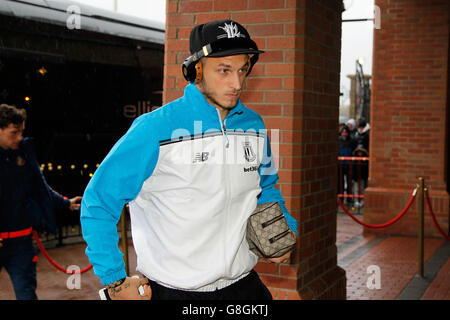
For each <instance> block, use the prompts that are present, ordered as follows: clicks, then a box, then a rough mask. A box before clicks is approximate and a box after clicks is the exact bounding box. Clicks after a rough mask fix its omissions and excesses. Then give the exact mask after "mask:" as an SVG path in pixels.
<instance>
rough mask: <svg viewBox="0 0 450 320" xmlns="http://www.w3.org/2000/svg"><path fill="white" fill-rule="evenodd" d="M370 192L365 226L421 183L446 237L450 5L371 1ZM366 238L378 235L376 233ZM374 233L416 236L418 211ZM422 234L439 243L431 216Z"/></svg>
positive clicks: (388, 213) (443, 1)
mask: <svg viewBox="0 0 450 320" xmlns="http://www.w3.org/2000/svg"><path fill="white" fill-rule="evenodd" d="M375 4H376V5H377V6H379V7H380V9H381V29H379V30H375V31H374V58H373V68H372V69H373V74H372V102H371V117H372V118H371V127H372V130H371V147H370V159H371V162H370V172H369V188H368V189H367V190H366V202H365V209H364V220H365V221H367V222H369V223H384V222H386V221H389V220H390V219H392V218H393V217H394V216H396V215H397V214H398V213H399V212H400V211H401V210H402V209H403V207H404V206H405V204H406V203H407V201H408V199H409V198H410V196H411V192H412V190H413V188H414V187H415V186H416V184H417V182H418V180H417V178H418V177H419V176H422V177H424V178H425V183H426V184H427V186H428V187H429V189H430V196H431V198H432V206H433V209H434V211H435V213H436V214H437V217H438V221H439V223H440V225H441V226H442V228H443V229H444V230H446V231H448V221H449V194H448V181H446V180H447V179H448V170H449V168H448V158H447V157H448V145H447V144H448V142H447V139H448V126H449V124H448V122H447V119H448V111H449V109H448V108H449V107H448V104H449V102H448V100H447V99H448V97H449V93H448V80H449V75H448V58H449V49H448V48H449V18H450V2H449V1H448V0H440V1H432V2H430V1H426V0H414V1H409V0H402V1H387V0H376V1H375ZM366 231H368V232H369V231H370V232H375V231H374V230H373V229H367V230H366ZM376 232H383V233H390V234H401V235H416V234H417V209H416V206H413V207H411V209H410V211H409V212H408V213H407V214H406V216H404V217H403V218H402V219H400V220H399V222H397V223H395V224H394V225H392V227H388V228H386V229H381V230H378V231H376ZM425 234H426V235H428V236H439V237H440V235H439V233H438V232H437V231H436V229H435V227H434V225H433V222H432V220H431V217H430V215H429V213H428V209H426V210H425Z"/></svg>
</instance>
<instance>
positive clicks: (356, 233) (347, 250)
mask: <svg viewBox="0 0 450 320" xmlns="http://www.w3.org/2000/svg"><path fill="white" fill-rule="evenodd" d="M351 239H354V241H350V240H351ZM371 243H374V245H373V246H370V244H371ZM444 244H445V240H444V239H437V238H436V239H435V238H431V239H425V243H424V261H425V278H426V279H425V280H426V281H423V282H425V284H422V285H421V290H422V291H424V293H423V294H420V295H419V297H418V298H419V299H439V300H450V276H449V275H450V251H449V250H448V246H446V247H445V248H444V249H445V250H444V252H445V254H444V256H443V258H444V260H443V258H442V257H441V259H440V261H443V262H444V263H441V265H442V266H441V267H440V269H439V271H438V273H437V275H436V276H434V277H431V278H430V276H429V275H428V274H427V272H428V271H427V261H430V258H431V257H432V256H433V255H434V254H435V253H436V252H437V249H438V248H440V247H441V246H443V245H444ZM336 245H337V246H338V264H339V265H341V266H342V267H343V268H344V269H345V271H346V276H347V299H348V300H371V299H377V300H385V299H389V300H393V299H397V298H400V295H401V294H402V296H406V297H410V296H411V295H408V291H410V290H411V288H410V287H414V286H408V285H409V284H410V282H411V281H412V280H413V279H414V278H417V276H416V273H417V269H418V261H417V255H418V253H417V252H418V242H417V239H416V238H414V237H381V236H379V235H378V236H375V235H373V234H364V235H363V234H362V227H361V226H359V225H358V224H357V223H356V222H354V221H353V220H351V219H350V218H349V217H348V216H347V215H346V214H345V213H338V224H337V242H336ZM365 247H366V248H365ZM367 247H368V248H367ZM339 249H340V250H339ZM364 249H366V250H364ZM441 251H442V249H441ZM355 252H356V253H358V252H359V254H355ZM349 256H350V259H348V258H349ZM352 256H353V257H352ZM343 264H344V265H343ZM430 268H431V266H429V267H428V269H430ZM377 275H379V278H378V280H379V288H377V286H375V284H376V283H377V282H376V280H377V279H376V276H377ZM419 280H420V279H419ZM405 294H406V295H405ZM416 295H417V294H416Z"/></svg>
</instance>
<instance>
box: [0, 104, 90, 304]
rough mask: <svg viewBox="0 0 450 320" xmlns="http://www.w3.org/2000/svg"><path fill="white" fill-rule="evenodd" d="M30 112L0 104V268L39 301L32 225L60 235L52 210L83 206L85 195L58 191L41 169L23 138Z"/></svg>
mask: <svg viewBox="0 0 450 320" xmlns="http://www.w3.org/2000/svg"><path fill="white" fill-rule="evenodd" d="M25 120H26V112H25V110H24V109H17V108H16V107H14V106H9V105H6V104H2V105H0V271H1V269H2V268H3V267H4V268H5V269H6V271H7V272H8V273H9V276H10V278H11V281H12V284H13V287H14V292H15V295H16V299H18V300H36V299H37V295H36V292H35V290H36V260H37V257H36V255H35V249H34V247H33V243H32V239H31V232H32V230H33V229H37V230H39V231H49V232H52V233H56V223H55V219H54V215H53V211H54V210H56V209H64V208H67V209H70V210H75V209H79V208H80V204H79V202H80V201H81V197H80V196H77V197H74V198H72V199H70V200H68V199H65V198H64V197H62V196H60V195H58V194H57V193H56V192H54V191H53V190H52V189H51V188H50V187H49V186H48V184H47V182H46V181H45V179H44V176H43V175H42V172H41V171H40V168H39V164H38V161H37V160H36V155H35V151H34V141H33V139H31V138H23V131H24V129H25Z"/></svg>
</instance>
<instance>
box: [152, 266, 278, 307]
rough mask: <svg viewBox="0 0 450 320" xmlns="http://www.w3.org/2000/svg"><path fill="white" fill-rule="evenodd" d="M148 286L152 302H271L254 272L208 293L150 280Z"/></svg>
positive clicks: (270, 296) (266, 290)
mask: <svg viewBox="0 0 450 320" xmlns="http://www.w3.org/2000/svg"><path fill="white" fill-rule="evenodd" d="M149 284H150V287H151V289H152V300H272V295H271V294H270V291H269V289H267V287H266V286H265V285H264V283H263V282H262V281H261V279H260V278H259V276H258V274H257V273H256V271H254V270H252V271H250V273H249V274H248V275H247V276H246V277H244V278H242V279H240V280H238V281H236V282H235V283H233V284H231V285H229V286H227V287H225V288H223V289H219V290H215V291H210V292H197V291H183V290H177V289H171V288H167V287H164V286H162V285H160V284H158V283H156V282H154V281H151V280H149Z"/></svg>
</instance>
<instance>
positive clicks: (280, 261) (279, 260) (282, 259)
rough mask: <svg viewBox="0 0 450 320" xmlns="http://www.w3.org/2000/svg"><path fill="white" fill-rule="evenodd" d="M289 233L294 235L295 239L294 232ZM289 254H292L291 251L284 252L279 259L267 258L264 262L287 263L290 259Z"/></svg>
mask: <svg viewBox="0 0 450 320" xmlns="http://www.w3.org/2000/svg"><path fill="white" fill-rule="evenodd" d="M291 233H292V234H293V235H294V237H295V238H297V234H296V233H295V232H294V231H291ZM291 252H292V250H290V251H288V252H286V253H285V254H284V255H282V256H280V257H275V258H267V259H266V260H267V261H269V262H271V263H286V262H289V260H290V258H291Z"/></svg>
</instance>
